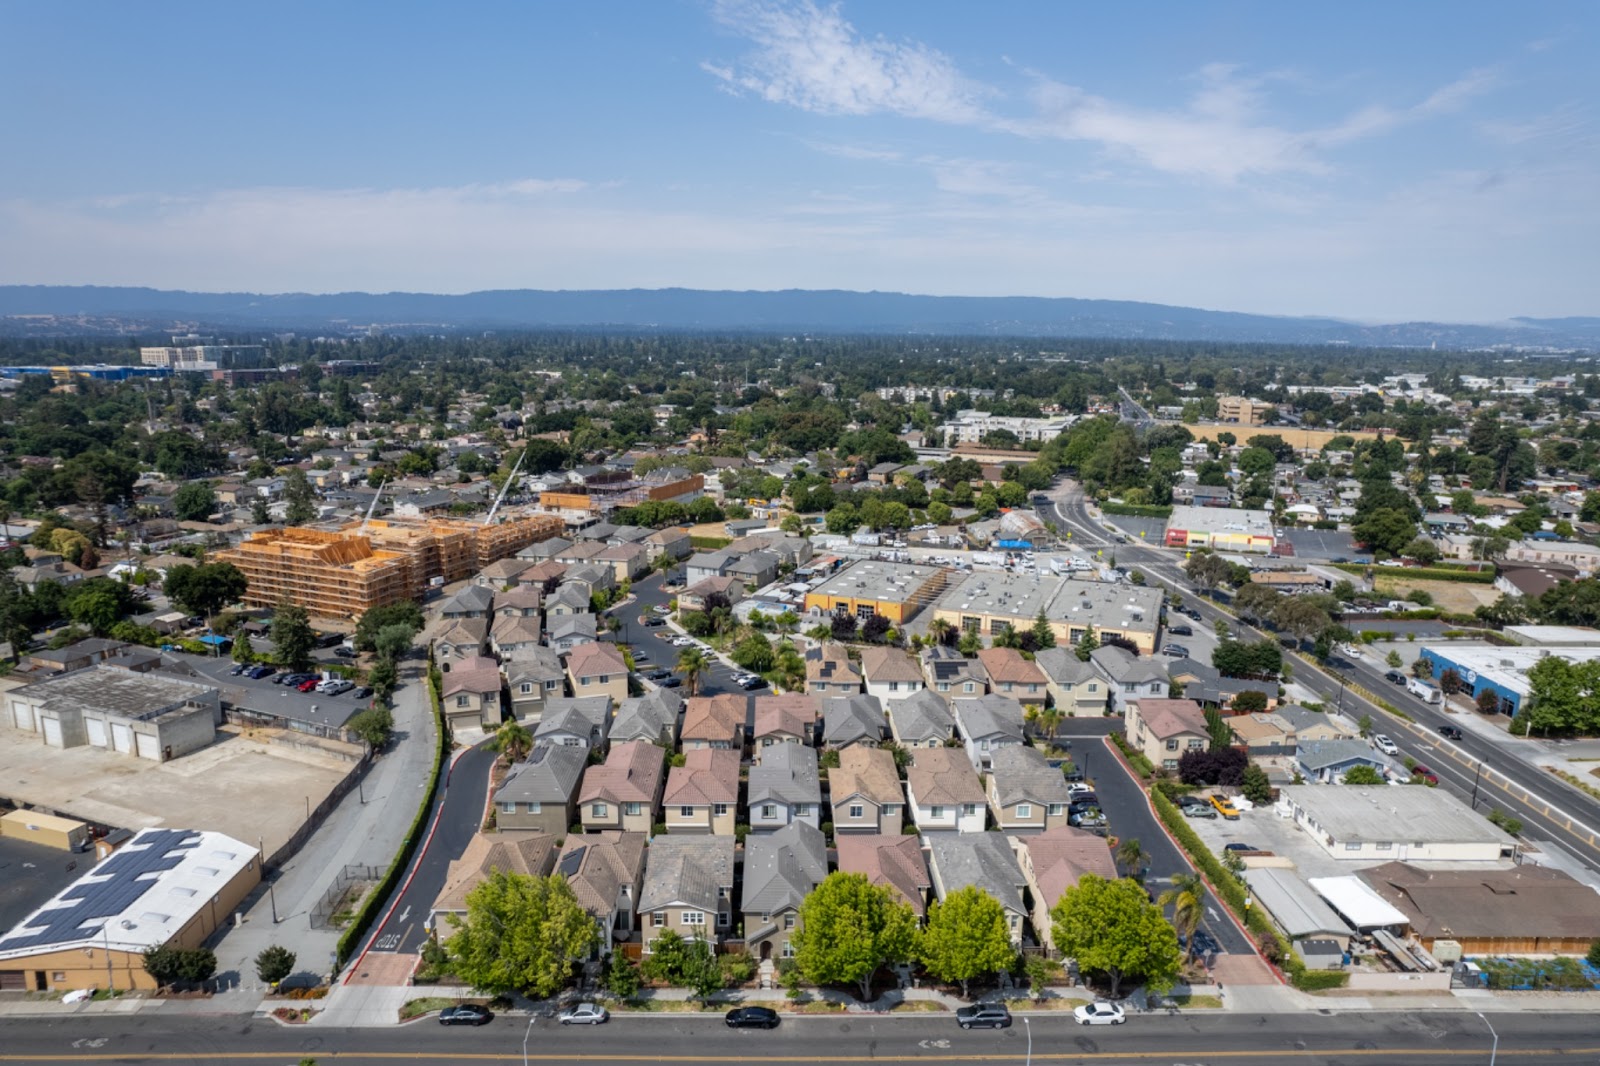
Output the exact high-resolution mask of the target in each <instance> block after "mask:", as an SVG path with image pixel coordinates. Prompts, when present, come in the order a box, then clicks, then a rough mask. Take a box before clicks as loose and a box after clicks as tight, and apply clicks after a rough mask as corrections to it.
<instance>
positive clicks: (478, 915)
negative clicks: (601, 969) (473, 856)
mask: <svg viewBox="0 0 1600 1066" xmlns="http://www.w3.org/2000/svg"><path fill="white" fill-rule="evenodd" d="M450 924H451V925H452V926H453V927H454V928H455V929H456V930H457V932H456V933H455V935H453V936H452V937H450V939H449V941H448V942H447V943H446V945H445V947H446V948H447V949H448V950H449V952H450V955H451V958H452V959H454V960H455V972H456V974H457V976H459V977H460V978H461V979H462V980H463V981H464V982H466V983H467V984H470V985H472V986H473V987H474V988H481V989H483V990H485V991H487V992H492V993H495V994H497V995H504V994H506V993H509V992H526V993H528V994H530V995H532V996H534V997H535V998H538V999H548V998H549V997H550V996H553V995H555V994H556V993H557V992H559V991H561V989H562V988H564V987H566V984H567V982H568V981H569V980H570V979H571V977H572V972H573V969H574V967H576V966H577V964H578V963H579V962H580V961H581V960H582V959H584V958H586V957H587V956H588V955H589V952H590V951H591V950H593V948H594V946H595V944H596V943H597V942H598V941H599V937H600V930H599V929H598V927H596V925H595V923H594V919H593V918H591V917H590V916H589V913H588V912H587V911H585V910H584V909H583V905H582V904H581V903H579V902H578V897H577V896H576V895H575V894H574V893H573V891H572V886H571V885H569V884H567V879H566V878H565V877H563V876H561V875H560V874H554V875H552V876H550V877H529V876H526V875H523V874H515V873H507V872H506V871H504V870H493V871H491V872H490V874H489V877H488V879H487V880H485V881H483V882H482V883H481V884H479V885H478V886H477V887H476V888H474V889H473V890H472V891H471V892H469V893H467V913H466V917H465V918H462V917H461V916H458V915H451V916H450Z"/></svg>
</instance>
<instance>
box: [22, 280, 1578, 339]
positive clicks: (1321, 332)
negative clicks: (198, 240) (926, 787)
mask: <svg viewBox="0 0 1600 1066" xmlns="http://www.w3.org/2000/svg"><path fill="white" fill-rule="evenodd" d="M374 326H375V327H379V328H383V329H389V330H397V331H416V330H481V329H586V328H612V329H630V330H700V331H753V332H770V331H794V332H809V333H895V334H946V335H948V334H968V335H970V334H977V335H984V336H1021V337H1040V338H1043V337H1105V338H1116V339H1124V340H1144V339H1150V340H1194V341H1241V342H1252V343H1269V344H1349V345H1357V346H1373V347H1396V346H1398V347H1428V346H1431V345H1437V346H1438V347H1440V348H1452V349H1461V348H1485V347H1491V346H1495V345H1512V346H1517V347H1530V348H1553V349H1583V350H1600V318H1550V319H1537V318H1516V319H1512V320H1511V321H1508V322H1502V323H1495V324H1478V325H1469V324H1452V323H1441V322H1402V323H1393V324H1388V325H1362V324H1360V323H1355V322H1345V321H1341V320H1339V319H1335V318H1286V317H1277V316H1272V315H1251V314H1241V313H1238V312H1233V311H1206V310H1201V309H1198V308H1193V307H1171V306H1168V305H1165V304H1152V303H1134V302H1131V301H1123V300H1078V299H1072V298H1065V297H1062V298H1046V297H1029V296H913V295H907V294H905V293H893V292H846V291H842V290H809V289H787V290H783V291H779V292H722V291H708V290H701V289H603V290H588V291H574V292H552V291H545V290H538V289H502V290H493V291H486V292H471V293H466V294H464V295H460V296H441V295H436V294H430V293H409V292H391V293H365V292H342V293H330V294H326V295H312V294H307V293H284V294H279V295H263V294H259V293H244V292H227V293H209V292H181V291H166V290H159V289H143V288H114V287H102V286H57V285H7V286H0V332H4V333H6V334H8V335H12V336H17V335H33V336H51V335H55V336H60V335H66V334H82V333H102V332H103V333H152V332H163V331H166V330H169V329H173V328H177V327H184V328H187V327H198V328H202V329H206V328H209V329H217V330H241V331H248V330H255V329H275V330H333V331H349V330H353V329H365V328H368V327H374Z"/></svg>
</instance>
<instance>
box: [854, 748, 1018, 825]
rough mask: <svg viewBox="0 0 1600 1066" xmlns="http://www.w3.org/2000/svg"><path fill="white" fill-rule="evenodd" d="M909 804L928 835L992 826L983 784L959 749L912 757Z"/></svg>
mask: <svg viewBox="0 0 1600 1066" xmlns="http://www.w3.org/2000/svg"><path fill="white" fill-rule="evenodd" d="M906 800H907V802H908V803H909V804H910V806H911V817H912V820H913V821H914V822H915V823H916V826H917V829H918V830H920V831H921V832H924V833H933V832H952V831H953V832H957V833H981V832H983V831H984V828H985V827H986V826H987V824H988V818H987V814H986V812H985V807H984V795H983V784H982V783H981V782H980V781H979V780H978V773H977V771H976V770H974V769H973V768H972V763H971V762H970V761H968V759H967V757H966V754H965V753H964V752H962V751H960V750H959V749H957V748H921V749H918V750H917V751H915V752H913V753H912V756H911V765H910V766H909V767H907V768H906ZM836 828H837V826H836Z"/></svg>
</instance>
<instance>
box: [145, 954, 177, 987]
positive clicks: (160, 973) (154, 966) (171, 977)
mask: <svg viewBox="0 0 1600 1066" xmlns="http://www.w3.org/2000/svg"><path fill="white" fill-rule="evenodd" d="M180 950H181V949H179V948H169V947H165V946H159V947H153V948H146V949H145V951H144V960H143V961H144V972H145V973H147V974H149V975H150V976H151V978H153V979H154V980H155V983H156V987H158V988H170V987H171V986H172V985H175V984H177V983H178V980H179V977H180V970H181V969H182V965H181V962H180V960H179V958H178V955H179V952H180Z"/></svg>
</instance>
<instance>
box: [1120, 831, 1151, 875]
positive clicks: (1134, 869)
mask: <svg viewBox="0 0 1600 1066" xmlns="http://www.w3.org/2000/svg"><path fill="white" fill-rule="evenodd" d="M1117 863H1118V864H1119V865H1120V866H1121V867H1122V868H1123V869H1124V870H1126V871H1127V876H1128V877H1130V878H1132V879H1133V880H1135V881H1141V882H1142V881H1143V880H1144V875H1145V874H1146V873H1148V872H1149V870H1150V855H1149V853H1147V852H1146V851H1145V850H1144V845H1143V844H1141V843H1139V838H1138V837H1128V838H1127V839H1126V840H1124V841H1122V842H1121V843H1119V844H1118V845H1117Z"/></svg>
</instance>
